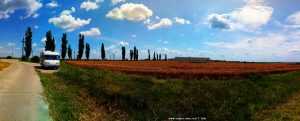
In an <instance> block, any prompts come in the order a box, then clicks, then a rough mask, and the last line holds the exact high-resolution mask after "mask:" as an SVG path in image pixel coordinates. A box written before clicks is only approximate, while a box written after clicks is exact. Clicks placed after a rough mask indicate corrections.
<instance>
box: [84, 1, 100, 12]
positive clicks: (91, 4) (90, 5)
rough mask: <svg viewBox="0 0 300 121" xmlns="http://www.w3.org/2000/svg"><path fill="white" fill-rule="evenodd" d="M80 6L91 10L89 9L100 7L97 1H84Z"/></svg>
mask: <svg viewBox="0 0 300 121" xmlns="http://www.w3.org/2000/svg"><path fill="white" fill-rule="evenodd" d="M80 8H82V9H85V10H86V11H89V10H95V9H98V8H99V6H98V5H97V3H96V2H90V1H87V2H82V3H81V5H80Z"/></svg>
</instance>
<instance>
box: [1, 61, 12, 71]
mask: <svg viewBox="0 0 300 121" xmlns="http://www.w3.org/2000/svg"><path fill="white" fill-rule="evenodd" d="M9 65H10V63H8V62H3V61H0V70H2V69H4V68H6V67H8V66H9Z"/></svg>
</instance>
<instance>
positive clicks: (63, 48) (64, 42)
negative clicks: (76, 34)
mask: <svg viewBox="0 0 300 121" xmlns="http://www.w3.org/2000/svg"><path fill="white" fill-rule="evenodd" d="M67 44H68V40H67V34H66V33H64V34H63V37H62V39H61V57H62V59H65V58H66V53H67Z"/></svg>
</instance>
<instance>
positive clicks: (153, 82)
mask: <svg viewBox="0 0 300 121" xmlns="http://www.w3.org/2000/svg"><path fill="white" fill-rule="evenodd" d="M41 75H42V82H43V85H44V86H45V89H46V95H47V97H48V99H50V101H49V102H50V109H51V110H52V111H51V113H52V116H53V115H56V116H57V117H58V119H59V118H62V117H63V118H66V119H67V118H69V117H68V115H69V116H70V117H73V118H74V119H78V118H80V115H81V113H82V112H84V111H83V110H85V109H84V108H83V109H82V108H81V107H85V106H80V105H82V104H86V103H85V102H84V101H80V100H81V99H80V98H82V97H81V95H85V96H86V97H87V98H93V99H95V103H96V106H98V107H101V108H104V109H105V111H104V112H103V113H105V114H109V115H106V116H107V117H109V118H107V119H110V120H116V119H120V120H125V119H126V120H167V119H168V118H178V117H189V118H201V117H206V118H207V119H208V120H256V119H258V118H259V117H258V116H257V115H255V114H257V113H258V112H261V111H263V110H265V109H268V108H270V107H272V106H274V105H275V104H279V103H282V102H285V101H287V99H288V97H289V96H290V95H291V94H292V93H294V92H297V91H299V90H300V72H299V71H298V72H291V73H286V74H272V75H259V74H258V75H257V74H256V75H251V76H249V78H248V79H243V80H235V79H233V80H224V81H221V80H192V81H191V80H183V79H157V78H154V77H148V76H137V75H128V74H123V73H119V72H113V71H104V70H95V69H83V68H79V67H75V66H71V65H69V64H62V65H61V68H60V70H59V72H58V73H56V74H54V75H44V74H41ZM43 76H44V77H43ZM51 76H53V77H51ZM45 80H46V82H48V83H46V82H45ZM58 80H59V81H58ZM53 81H57V85H56V86H55V85H53ZM50 83H51V84H50ZM49 85H52V86H49ZM62 85H65V86H63V87H64V88H67V89H64V88H62V87H61V86H62ZM49 87H53V88H52V89H51V88H49ZM68 88H70V89H68ZM72 88H74V89H75V90H73V89H72ZM68 90H72V91H68ZM82 90H84V91H83V92H81V91H82ZM73 91H74V92H73ZM80 92H81V93H80ZM74 95H79V96H78V98H79V99H78V100H79V101H74V100H76V98H74ZM65 96H66V97H67V98H66V99H64V98H65ZM56 97H64V98H62V99H56ZM70 97H71V98H70ZM75 97H77V96H75ZM83 99H84V98H83ZM61 100H67V102H68V103H67V104H59V103H60V102H61ZM69 104H70V105H71V107H72V108H70V109H69V108H67V109H65V110H66V111H64V110H60V108H57V107H60V105H61V106H62V107H65V105H67V106H68V105H69ZM53 105H54V106H53ZM74 107H78V108H74ZM70 112H72V113H70ZM86 113H87V114H89V112H86ZM54 119H55V118H54Z"/></svg>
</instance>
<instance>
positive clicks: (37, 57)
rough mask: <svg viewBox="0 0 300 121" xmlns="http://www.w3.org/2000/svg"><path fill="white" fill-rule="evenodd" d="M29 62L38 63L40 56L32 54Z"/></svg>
mask: <svg viewBox="0 0 300 121" xmlns="http://www.w3.org/2000/svg"><path fill="white" fill-rule="evenodd" d="M31 62H34V63H39V62H40V57H39V56H33V57H32V58H31Z"/></svg>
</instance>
